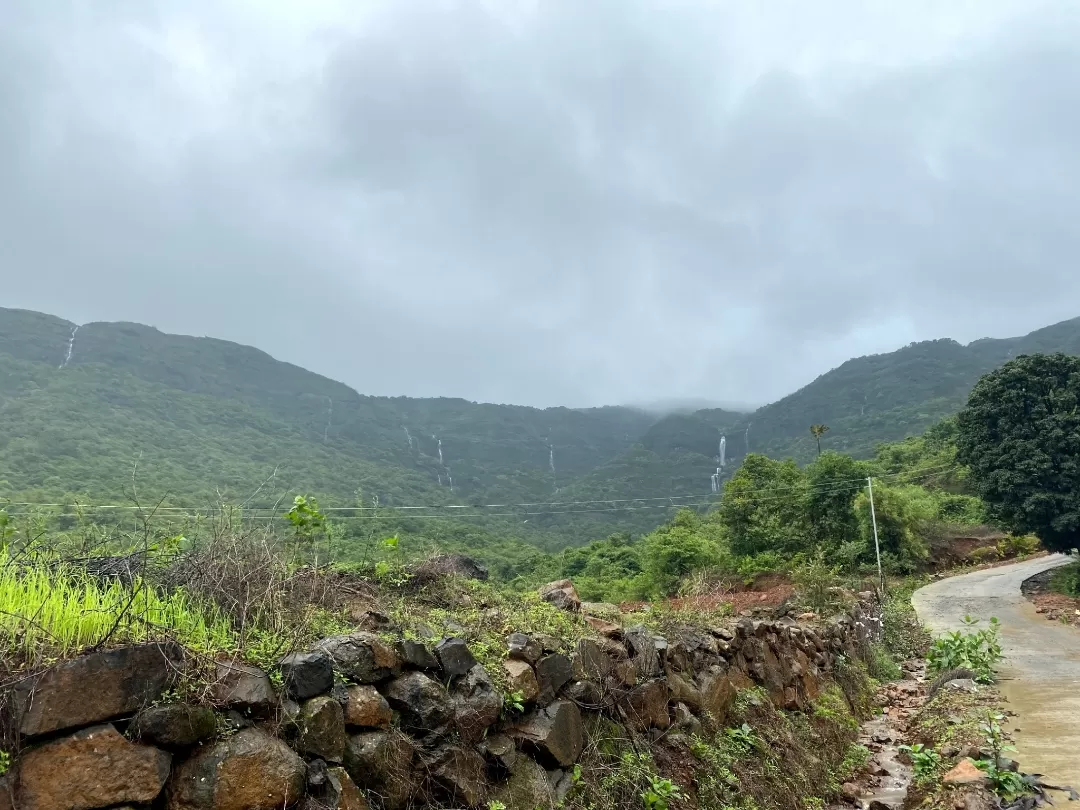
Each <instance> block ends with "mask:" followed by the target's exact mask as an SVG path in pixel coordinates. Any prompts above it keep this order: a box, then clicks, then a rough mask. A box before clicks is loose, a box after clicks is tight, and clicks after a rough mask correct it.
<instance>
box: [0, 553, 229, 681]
mask: <svg viewBox="0 0 1080 810" xmlns="http://www.w3.org/2000/svg"><path fill="white" fill-rule="evenodd" d="M166 637H169V638H174V639H176V640H177V641H179V642H181V643H182V644H185V645H186V646H189V647H193V648H195V649H200V650H207V651H213V650H221V649H232V648H233V647H235V646H236V639H235V636H234V633H233V631H232V628H231V627H230V625H229V623H228V622H227V621H226V620H225V619H224V618H223V617H221V616H220V615H218V614H217V612H216V611H214V610H210V609H206V608H204V607H203V606H201V605H198V604H196V603H194V602H193V601H192V600H191V599H190V598H188V596H187V595H186V594H185V593H184V592H183V591H181V590H178V591H174V592H172V593H170V594H167V595H162V594H161V593H159V592H158V591H157V590H155V589H154V588H151V587H148V586H145V585H143V584H142V583H139V582H136V583H135V584H134V585H133V587H130V588H129V587H126V586H125V585H123V584H121V583H120V582H118V581H110V582H102V581H100V580H95V579H94V578H92V577H90V576H89V575H88V574H86V573H79V572H76V571H70V570H63V569H60V570H53V569H49V568H45V567H37V568H28V569H25V570H17V569H16V568H15V566H14V565H7V566H4V567H2V568H0V645H2V649H4V650H6V651H8V652H9V653H10V654H12V655H14V656H15V657H16V658H17V659H22V660H33V659H36V658H38V657H39V656H44V657H47V658H59V657H64V656H67V655H73V654H76V653H78V652H80V651H81V650H84V649H85V648H87V647H92V646H96V645H101V644H110V643H121V642H133V641H149V640H155V639H162V638H166Z"/></svg>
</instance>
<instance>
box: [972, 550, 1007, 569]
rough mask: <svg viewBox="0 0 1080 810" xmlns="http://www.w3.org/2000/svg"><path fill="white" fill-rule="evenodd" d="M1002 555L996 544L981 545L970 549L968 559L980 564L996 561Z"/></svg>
mask: <svg viewBox="0 0 1080 810" xmlns="http://www.w3.org/2000/svg"><path fill="white" fill-rule="evenodd" d="M1001 557H1002V555H1001V552H1000V551H999V550H998V547H997V546H982V547H981V548H977V549H975V550H974V551H972V552H971V553H970V554H969V555H968V559H970V560H971V561H972V562H973V563H975V564H976V565H982V564H983V563H988V562H997V561H998V560H1000V559H1001Z"/></svg>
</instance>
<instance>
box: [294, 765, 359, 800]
mask: <svg viewBox="0 0 1080 810" xmlns="http://www.w3.org/2000/svg"><path fill="white" fill-rule="evenodd" d="M370 808H371V805H370V804H368V800H367V798H366V797H365V796H364V794H363V792H362V791H361V790H360V788H358V787H357V786H356V783H355V782H354V781H353V780H352V778H351V777H350V776H349V774H348V773H347V772H346V771H345V769H344V768H329V769H327V771H326V777H325V779H323V780H322V783H321V784H320V785H318V786H317V787H314V788H312V790H311V791H310V793H309V794H308V797H307V798H306V799H305V800H304V806H303V810H370Z"/></svg>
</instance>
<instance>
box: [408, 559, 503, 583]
mask: <svg viewBox="0 0 1080 810" xmlns="http://www.w3.org/2000/svg"><path fill="white" fill-rule="evenodd" d="M411 573H412V578H413V581H414V583H420V584H422V583H428V582H434V581H436V580H439V579H442V578H444V577H450V576H456V577H464V578H465V579H476V580H480V581H481V582H483V581H486V580H487V578H488V576H489V574H488V570H487V568H486V567H485V566H483V565H481V564H480V563H478V562H477V561H476V560H474V559H473V558H472V557H466V556H465V555H464V554H439V555H438V556H435V557H430V558H428V559H426V560H424V561H423V562H420V563H417V564H416V565H414V566H413V567H412V572H411Z"/></svg>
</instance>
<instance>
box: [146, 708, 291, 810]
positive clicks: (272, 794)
mask: <svg viewBox="0 0 1080 810" xmlns="http://www.w3.org/2000/svg"><path fill="white" fill-rule="evenodd" d="M304 776H305V767H304V761H303V760H302V759H300V757H298V756H297V755H296V754H295V753H294V752H293V751H292V750H291V749H290V748H289V746H287V745H286V744H285V743H283V742H282V741H281V740H279V739H276V738H275V737H271V736H270V735H269V734H267V733H266V732H265V731H261V730H260V729H257V728H246V729H243V730H242V731H238V732H236V733H235V734H233V735H232V736H231V737H229V738H227V739H224V740H221V741H220V742H217V743H215V744H214V745H208V746H205V747H203V748H201V749H200V750H199V751H198V752H196V754H195V755H194V756H193V757H192V758H191V759H189V760H187V761H186V762H184V763H183V764H181V765H180V766H179V767H178V768H176V769H175V770H174V771H173V775H172V778H171V779H170V780H169V787H168V791H167V793H168V801H167V804H166V806H167V807H168V810H282V808H285V807H291V806H292V805H294V804H296V803H297V802H299V800H300V799H301V798H302V797H303V794H304Z"/></svg>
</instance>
